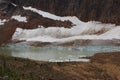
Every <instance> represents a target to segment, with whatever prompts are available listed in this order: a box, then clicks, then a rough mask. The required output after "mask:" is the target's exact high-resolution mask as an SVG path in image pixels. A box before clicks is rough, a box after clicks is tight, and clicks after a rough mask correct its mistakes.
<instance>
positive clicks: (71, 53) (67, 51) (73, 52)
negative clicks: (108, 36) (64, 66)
mask: <svg viewBox="0 0 120 80" xmlns="http://www.w3.org/2000/svg"><path fill="white" fill-rule="evenodd" d="M115 51H120V46H113V45H111V46H77V47H76V46H74V47H63V46H46V47H31V46H27V45H7V46H4V47H1V48H0V54H2V55H7V56H13V57H21V58H29V59H33V60H40V61H50V62H64V61H89V60H88V59H83V58H82V57H86V56H92V55H94V54H95V53H98V52H115Z"/></svg>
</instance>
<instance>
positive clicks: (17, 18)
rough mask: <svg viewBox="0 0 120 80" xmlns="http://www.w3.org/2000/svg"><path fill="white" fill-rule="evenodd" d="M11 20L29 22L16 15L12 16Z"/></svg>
mask: <svg viewBox="0 0 120 80" xmlns="http://www.w3.org/2000/svg"><path fill="white" fill-rule="evenodd" d="M11 19H15V20H17V21H19V22H27V18H26V17H22V16H21V15H16V16H12V18H11Z"/></svg>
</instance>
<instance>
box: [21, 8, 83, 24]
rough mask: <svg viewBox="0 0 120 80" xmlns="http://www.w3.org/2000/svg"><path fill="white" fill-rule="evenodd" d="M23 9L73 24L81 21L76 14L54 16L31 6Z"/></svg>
mask: <svg viewBox="0 0 120 80" xmlns="http://www.w3.org/2000/svg"><path fill="white" fill-rule="evenodd" d="M23 8H24V9H25V10H31V11H33V12H36V13H38V14H39V15H41V16H43V17H46V18H50V19H53V20H60V21H67V20H69V21H71V22H72V23H73V24H80V23H82V22H81V21H80V20H79V19H78V18H77V17H76V16H67V17H60V16H56V15H54V14H51V13H48V12H45V11H42V10H38V9H36V8H32V7H23Z"/></svg>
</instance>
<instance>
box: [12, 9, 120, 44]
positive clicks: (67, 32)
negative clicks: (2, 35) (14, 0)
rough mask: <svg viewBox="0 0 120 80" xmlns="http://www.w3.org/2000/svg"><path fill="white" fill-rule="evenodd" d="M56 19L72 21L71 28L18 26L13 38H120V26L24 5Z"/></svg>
mask: <svg viewBox="0 0 120 80" xmlns="http://www.w3.org/2000/svg"><path fill="white" fill-rule="evenodd" d="M23 8H24V9H25V10H31V11H33V12H36V13H38V14H39V15H42V16H43V17H47V18H50V19H54V20H61V21H66V20H69V21H71V22H72V23H73V24H74V25H73V27H71V28H64V27H49V28H44V27H43V26H42V27H41V26H38V27H39V28H37V29H32V30H23V29H20V28H17V30H16V32H15V34H14V35H13V40H14V39H17V40H26V41H41V42H68V41H73V40H77V39H120V26H116V25H115V24H105V23H101V22H96V21H89V22H82V21H80V20H79V19H78V18H77V17H75V16H73V17H71V16H67V17H60V16H56V15H54V14H51V13H48V12H45V11H42V10H38V9H35V8H32V7H23Z"/></svg>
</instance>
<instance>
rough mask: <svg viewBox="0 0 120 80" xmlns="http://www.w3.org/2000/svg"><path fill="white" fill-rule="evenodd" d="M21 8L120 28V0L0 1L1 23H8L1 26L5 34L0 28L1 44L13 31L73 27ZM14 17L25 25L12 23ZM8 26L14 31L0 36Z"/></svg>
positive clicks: (66, 22)
mask: <svg viewBox="0 0 120 80" xmlns="http://www.w3.org/2000/svg"><path fill="white" fill-rule="evenodd" d="M23 6H32V7H34V8H36V9H40V10H43V11H47V12H50V13H53V14H56V15H59V16H77V17H78V18H79V19H80V20H82V21H90V20H95V21H101V22H104V23H115V24H118V25H120V16H119V15H120V0H0V19H7V20H8V21H7V22H5V25H2V27H4V30H3V29H2V28H0V43H3V42H6V41H7V40H9V39H10V38H11V37H12V35H11V34H13V33H14V31H15V30H14V29H16V27H20V28H24V29H31V28H32V29H33V28H37V27H38V26H39V25H40V26H44V27H50V26H64V27H67V28H68V27H70V26H71V25H72V23H71V22H69V21H59V20H52V19H49V18H45V17H43V16H41V15H39V14H37V13H35V12H33V11H30V10H24V9H23ZM13 15H21V16H25V17H27V23H25V22H18V21H16V20H15V21H14V20H13V19H11V17H12V16H13ZM8 23H9V24H8ZM0 26H1V25H0ZM10 26H11V28H12V29H13V30H11V31H10V33H9V32H7V33H6V32H3V31H6V30H5V29H8V28H10ZM13 26H14V27H13ZM4 33H6V34H5V35H7V36H9V38H5V37H6V36H4V38H3V36H2V35H4ZM1 34H2V35H1Z"/></svg>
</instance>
